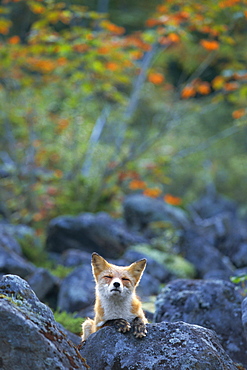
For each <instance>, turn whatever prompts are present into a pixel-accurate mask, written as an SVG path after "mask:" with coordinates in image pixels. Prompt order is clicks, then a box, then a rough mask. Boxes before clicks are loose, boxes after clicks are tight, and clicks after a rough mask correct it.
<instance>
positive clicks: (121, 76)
mask: <svg viewBox="0 0 247 370" xmlns="http://www.w3.org/2000/svg"><path fill="white" fill-rule="evenodd" d="M246 5H247V1H244V0H242V1H240V0H214V1H213V0H206V1H200V2H197V1H194V0H191V1H186V2H184V1H179V0H166V1H161V0H155V1H152V2H150V1H147V0H135V1H125V0H122V1H119V0H88V1H83V0H70V1H69V0H65V1H62V2H61V1H55V0H43V1H42V0H26V1H18V0H13V1H10V0H2V1H1V6H0V58H1V63H0V129H1V150H0V178H1V189H0V195H1V199H0V202H1V204H0V208H1V214H2V215H3V216H4V217H5V218H7V219H9V221H11V222H14V223H24V224H28V225H31V226H33V227H35V229H36V230H37V232H38V233H39V232H40V233H41V232H42V229H43V228H44V226H46V225H47V223H48V222H49V220H50V219H51V218H53V217H56V216H58V215H61V214H78V213H79V212H84V211H90V212H95V211H100V210H104V211H108V212H110V213H111V214H112V215H113V216H118V215H120V212H121V203H122V199H123V197H124V195H126V194H129V193H132V192H142V193H144V194H146V195H147V196H151V197H159V198H164V200H165V201H166V202H167V203H170V204H173V205H178V206H182V207H185V206H186V204H188V203H189V202H191V201H193V200H195V199H196V198H197V197H198V196H199V195H200V194H201V193H202V192H203V191H204V189H205V187H206V186H207V185H209V184H212V183H213V184H214V185H215V187H216V189H217V190H218V191H219V192H220V193H222V194H224V195H226V196H228V197H230V198H232V199H234V200H236V201H237V202H238V203H239V204H240V206H241V209H242V211H243V212H246V206H247V203H246V202H247V199H246V184H247V172H246V164H247V135H246V133H247V119H246V118H247V114H246V113H247V108H246V101H247V66H246V62H247V7H246Z"/></svg>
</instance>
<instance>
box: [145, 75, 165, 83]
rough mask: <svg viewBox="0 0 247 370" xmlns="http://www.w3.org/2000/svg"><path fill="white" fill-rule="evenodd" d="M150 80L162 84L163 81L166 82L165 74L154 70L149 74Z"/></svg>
mask: <svg viewBox="0 0 247 370" xmlns="http://www.w3.org/2000/svg"><path fill="white" fill-rule="evenodd" d="M148 81H149V82H152V83H153V84H155V85H160V84H162V82H164V76H163V74H162V73H158V72H152V73H149V75H148Z"/></svg>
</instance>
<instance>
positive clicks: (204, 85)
mask: <svg viewBox="0 0 247 370" xmlns="http://www.w3.org/2000/svg"><path fill="white" fill-rule="evenodd" d="M197 92H199V93H200V94H201V95H208V94H209V93H210V92H211V87H210V83H209V82H206V81H205V82H201V83H200V84H199V85H198V86H197Z"/></svg>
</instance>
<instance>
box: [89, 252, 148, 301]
mask: <svg viewBox="0 0 247 370" xmlns="http://www.w3.org/2000/svg"><path fill="white" fill-rule="evenodd" d="M146 263H147V261H146V259H145V258H144V259H141V260H139V261H136V262H134V263H132V264H131V265H130V266H116V265H113V264H111V263H109V262H107V261H106V260H105V259H104V258H103V257H101V256H100V255H99V254H97V253H93V254H92V269H93V275H94V278H95V281H96V284H97V285H96V288H97V289H98V292H99V293H101V294H103V295H105V296H108V297H109V296H123V297H124V296H127V295H129V294H131V293H132V292H133V291H134V290H135V288H136V287H137V285H138V283H139V281H140V279H141V277H142V274H143V271H144V270H145V267H146Z"/></svg>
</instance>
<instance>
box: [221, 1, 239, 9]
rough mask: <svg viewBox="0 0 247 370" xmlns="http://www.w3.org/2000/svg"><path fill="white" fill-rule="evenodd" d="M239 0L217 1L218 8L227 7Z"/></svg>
mask: <svg viewBox="0 0 247 370" xmlns="http://www.w3.org/2000/svg"><path fill="white" fill-rule="evenodd" d="M239 2H240V0H223V1H221V2H220V3H219V6H220V8H227V7H230V6H234V5H235V4H237V3H239Z"/></svg>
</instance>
